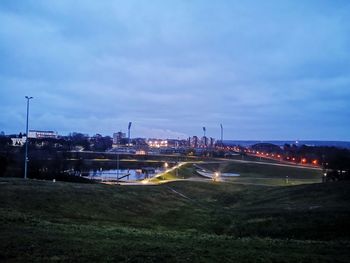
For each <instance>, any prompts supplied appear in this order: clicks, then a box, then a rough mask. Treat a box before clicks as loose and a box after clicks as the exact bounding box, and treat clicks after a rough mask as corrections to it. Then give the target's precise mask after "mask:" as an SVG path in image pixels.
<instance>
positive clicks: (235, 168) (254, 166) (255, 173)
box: [201, 161, 322, 185]
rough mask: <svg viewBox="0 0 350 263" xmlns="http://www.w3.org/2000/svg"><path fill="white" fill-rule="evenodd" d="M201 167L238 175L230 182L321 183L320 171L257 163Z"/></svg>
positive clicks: (219, 164) (231, 162)
mask: <svg viewBox="0 0 350 263" xmlns="http://www.w3.org/2000/svg"><path fill="white" fill-rule="evenodd" d="M201 166H202V167H204V168H206V169H208V170H212V171H219V172H222V173H238V174H240V176H239V177H232V178H230V180H232V181H234V182H241V183H258V184H270V185H286V176H288V184H289V185H297V184H305V183H319V182H321V181H322V171H321V170H316V169H305V168H300V167H292V166H290V167H286V166H276V165H273V164H271V165H269V164H266V163H265V164H259V163H240V162H235V161H229V162H223V163H214V164H210V163H209V164H203V165H201Z"/></svg>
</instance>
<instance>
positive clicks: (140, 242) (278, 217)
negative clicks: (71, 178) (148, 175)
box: [0, 178, 350, 262]
mask: <svg viewBox="0 0 350 263" xmlns="http://www.w3.org/2000/svg"><path fill="white" fill-rule="evenodd" d="M349 190H350V184H349V183H345V182H344V183H327V184H309V185H298V186H288V187H272V186H257V185H241V184H235V183H213V182H173V183H169V184H162V185H157V186H110V185H99V184H91V185H90V184H74V183H63V182H56V183H53V182H48V181H35V180H27V181H25V180H21V179H9V178H2V179H0V223H1V224H0V261H7V262H18V261H22V262H24V261H25V262H28V261H94V262H95V261H96V262H106V261H113V262H115V261H121V262H237V261H238V262H348V259H349V257H350V252H349V251H350V206H349V201H350V191H349Z"/></svg>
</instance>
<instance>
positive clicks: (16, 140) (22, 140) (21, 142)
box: [11, 136, 27, 146]
mask: <svg viewBox="0 0 350 263" xmlns="http://www.w3.org/2000/svg"><path fill="white" fill-rule="evenodd" d="M26 139H27V137H25V136H23V137H22V138H11V140H12V145H13V146H23V145H24V143H25V142H26Z"/></svg>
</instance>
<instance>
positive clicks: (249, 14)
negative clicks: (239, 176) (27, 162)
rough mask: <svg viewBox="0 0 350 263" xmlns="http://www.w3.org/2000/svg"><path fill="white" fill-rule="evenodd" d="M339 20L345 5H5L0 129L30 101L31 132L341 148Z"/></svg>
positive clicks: (344, 20) (343, 81)
mask: <svg viewBox="0 0 350 263" xmlns="http://www.w3.org/2000/svg"><path fill="white" fill-rule="evenodd" d="M349 11H350V4H349V3H348V1H333V2H328V1H313V0H312V1H307V2H305V3H301V2H295V1H283V2H280V1H268V2H260V1H246V2H244V3H242V2H240V1H220V2H213V1H196V0H195V1H170V2H168V1H152V3H150V2H149V1H140V0H138V1H127V2H126V1H104V2H96V1H75V2H74V3H72V2H71V1H49V2H48V1H25V2H22V1H6V2H4V3H1V4H0V21H1V23H2V24H3V25H6V26H3V27H1V28H0V56H1V58H2V63H1V64H0V81H1V83H2V87H1V89H0V125H1V129H4V130H5V131H6V132H19V131H21V130H22V131H23V124H24V119H23V118H24V116H25V112H24V111H25V107H24V106H25V105H24V103H25V101H24V98H23V97H24V96H25V95H32V96H34V97H35V99H34V100H33V101H32V102H31V123H32V125H33V126H32V127H33V128H38V129H39V128H40V129H53V130H57V131H58V132H60V133H66V132H70V131H83V132H86V133H90V134H93V133H97V132H99V133H102V134H107V133H109V134H111V133H112V132H113V131H118V130H119V129H121V127H124V126H125V123H128V122H129V121H133V122H135V129H137V128H136V127H140V128H139V130H138V131H137V133H136V134H138V136H145V137H148V136H149V137H155V136H151V135H152V133H154V134H157V136H161V137H164V138H169V136H174V137H181V136H187V135H195V134H201V127H202V126H206V127H208V132H209V131H211V133H212V134H213V136H216V137H218V136H219V133H220V132H219V129H218V128H217V127H218V125H219V124H220V123H224V126H225V127H226V128H225V134H226V136H227V137H230V138H232V139H234V138H239V139H273V138H285V139H288V138H293V139H294V138H295V137H298V138H299V139H303V138H304V137H308V138H311V137H312V134H317V138H319V139H342V140H350V138H349V137H348V136H349V135H347V134H346V132H345V131H346V130H349V129H350V126H349V124H348V123H349V122H348V117H349V114H350V110H349V109H348V107H347V104H348V101H349V99H350V93H349V88H348V87H349V84H350V34H349V32H350V21H349V20H350V18H349V16H348V13H349ZM136 123H137V125H136ZM322 123H326V124H327V125H326V126H322ZM123 125H124V126H123ZM296 127H305V128H296ZM306 127H307V128H306ZM135 132H136V130H135ZM315 136H316V135H315Z"/></svg>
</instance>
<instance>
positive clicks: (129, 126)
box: [128, 122, 131, 149]
mask: <svg viewBox="0 0 350 263" xmlns="http://www.w3.org/2000/svg"><path fill="white" fill-rule="evenodd" d="M130 128H131V122H129V125H128V149H130Z"/></svg>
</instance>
